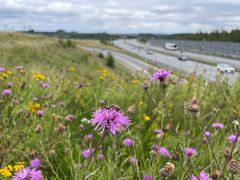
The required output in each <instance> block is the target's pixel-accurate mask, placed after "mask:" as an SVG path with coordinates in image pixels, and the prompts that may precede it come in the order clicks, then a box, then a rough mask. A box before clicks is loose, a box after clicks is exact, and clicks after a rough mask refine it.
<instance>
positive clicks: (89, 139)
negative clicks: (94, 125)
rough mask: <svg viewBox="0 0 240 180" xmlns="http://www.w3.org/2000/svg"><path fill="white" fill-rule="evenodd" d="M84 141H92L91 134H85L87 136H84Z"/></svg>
mask: <svg viewBox="0 0 240 180" xmlns="http://www.w3.org/2000/svg"><path fill="white" fill-rule="evenodd" d="M84 139H85V140H86V141H91V140H92V139H93V135H92V134H87V135H85V136H84Z"/></svg>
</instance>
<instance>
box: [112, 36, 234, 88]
mask: <svg viewBox="0 0 240 180" xmlns="http://www.w3.org/2000/svg"><path fill="white" fill-rule="evenodd" d="M131 43H132V44H129V40H128V42H126V41H125V40H117V41H114V44H115V45H116V46H118V47H120V48H122V49H124V50H126V51H129V52H131V53H134V54H137V55H138V56H141V57H143V58H145V59H146V60H151V61H154V62H157V63H160V64H163V65H167V66H168V67H172V68H173V69H178V70H180V71H184V72H185V73H194V74H196V75H197V76H202V77H204V78H205V79H206V80H210V81H215V80H216V77H217V75H219V74H220V73H219V72H218V71H217V69H216V66H211V65H207V64H203V63H198V62H195V61H191V60H188V61H179V60H178V59H177V58H176V57H173V56H170V55H165V54H160V53H156V52H153V51H151V52H149V50H146V48H139V46H137V44H135V45H134V43H137V42H136V41H135V42H134V41H131ZM225 77H226V78H228V79H229V83H230V84H232V83H233V82H234V81H235V80H236V79H239V73H238V72H236V73H234V74H223V75H222V78H225Z"/></svg>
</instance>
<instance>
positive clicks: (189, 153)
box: [184, 147, 196, 157]
mask: <svg viewBox="0 0 240 180" xmlns="http://www.w3.org/2000/svg"><path fill="white" fill-rule="evenodd" d="M184 153H185V155H186V156H187V157H192V156H193V155H195V153H196V150H195V149H194V148H190V147H187V148H185V149H184Z"/></svg>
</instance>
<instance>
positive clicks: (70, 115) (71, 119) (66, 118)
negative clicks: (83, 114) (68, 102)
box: [65, 114, 75, 123]
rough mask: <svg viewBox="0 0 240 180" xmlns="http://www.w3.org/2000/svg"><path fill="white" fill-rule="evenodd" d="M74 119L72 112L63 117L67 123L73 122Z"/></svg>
mask: <svg viewBox="0 0 240 180" xmlns="http://www.w3.org/2000/svg"><path fill="white" fill-rule="evenodd" d="M74 119H75V116H74V115H73V114H69V115H67V116H66V117H65V120H66V121H67V122H69V123H71V122H73V120H74Z"/></svg>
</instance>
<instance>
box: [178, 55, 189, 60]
mask: <svg viewBox="0 0 240 180" xmlns="http://www.w3.org/2000/svg"><path fill="white" fill-rule="evenodd" d="M178 60H180V61H186V60H187V57H186V56H184V55H183V54H181V55H180V56H178Z"/></svg>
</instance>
